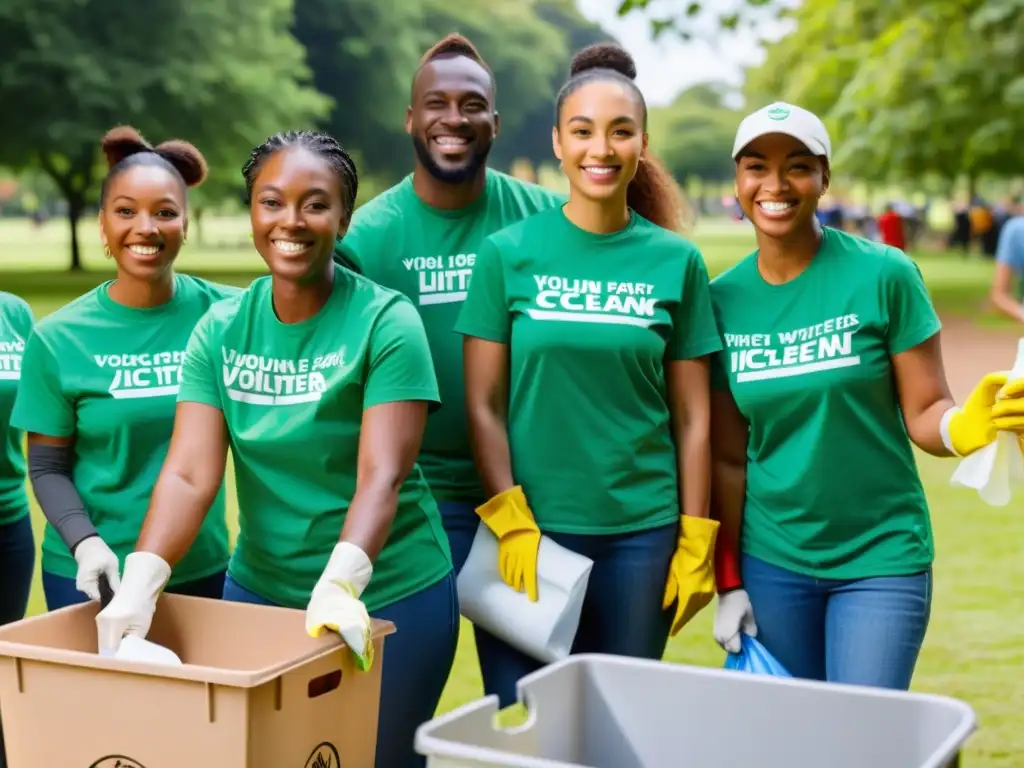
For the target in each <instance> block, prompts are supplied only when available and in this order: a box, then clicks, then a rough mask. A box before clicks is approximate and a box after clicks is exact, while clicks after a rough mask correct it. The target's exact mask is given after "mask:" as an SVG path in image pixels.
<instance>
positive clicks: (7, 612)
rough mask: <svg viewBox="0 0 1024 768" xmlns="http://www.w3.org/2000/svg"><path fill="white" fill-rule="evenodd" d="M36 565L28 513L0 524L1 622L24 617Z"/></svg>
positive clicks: (0, 741) (0, 762) (2, 761)
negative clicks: (11, 521)
mask: <svg viewBox="0 0 1024 768" xmlns="http://www.w3.org/2000/svg"><path fill="white" fill-rule="evenodd" d="M35 567H36V543H35V537H34V536H33V534H32V519H31V518H30V517H29V516H28V515H25V516H24V517H22V518H21V519H19V520H15V521H14V522H13V523H7V524H6V525H0V625H3V624H10V623H12V622H15V621H21V620H22V619H23V618H25V611H26V610H27V609H28V596H29V593H30V592H31V591H32V572H33V570H35ZM6 765H7V758H6V756H5V754H4V734H3V730H2V729H0V768H2V767H3V766H6Z"/></svg>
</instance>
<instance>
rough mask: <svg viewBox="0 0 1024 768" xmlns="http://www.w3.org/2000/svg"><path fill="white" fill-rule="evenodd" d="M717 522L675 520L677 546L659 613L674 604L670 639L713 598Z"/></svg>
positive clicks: (700, 518) (682, 518)
mask: <svg viewBox="0 0 1024 768" xmlns="http://www.w3.org/2000/svg"><path fill="white" fill-rule="evenodd" d="M718 526H719V522H718V521H717V520H711V519H710V518H706V517H692V516H690V515H682V516H680V518H679V544H678V545H677V547H676V553H675V554H674V555H673V556H672V564H671V565H670V566H669V570H668V581H667V583H666V584H665V596H664V598H662V603H661V607H662V610H668V608H669V606H671V605H672V602H673V601H675V603H676V616H675V618H674V619H673V620H672V630H671V634H672V636H673V637H674V636H675V635H676V633H678V632H679V630H681V629H682V628H683V627H684V626H686V624H687V622H689V621H690V619H692V618H693V617H694V616H696V615H697V614H698V613H700V611H701V610H703V608H704V607H705V606H706V605H707V604H708V603H710V602H711V599H712V598H713V597H714V596H715V541H716V540H717V539H718Z"/></svg>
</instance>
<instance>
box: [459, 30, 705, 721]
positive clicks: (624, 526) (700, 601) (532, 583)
mask: <svg viewBox="0 0 1024 768" xmlns="http://www.w3.org/2000/svg"><path fill="white" fill-rule="evenodd" d="M635 77H636V67H635V64H634V63H633V60H632V58H631V57H630V56H629V54H628V53H626V52H625V51H624V50H622V49H621V48H619V47H618V46H615V45H611V44H597V45H594V46H590V47H588V48H584V49H583V50H581V51H580V52H578V53H577V54H576V55H575V56H574V58H573V62H572V68H571V75H570V78H569V79H568V81H567V82H566V84H565V85H564V86H563V87H562V89H561V90H560V91H559V94H558V97H557V102H556V122H555V126H554V128H553V132H552V134H553V135H552V143H553V147H554V152H555V155H556V156H557V157H558V159H559V161H560V162H561V165H562V169H563V172H564V174H565V176H566V178H567V179H568V181H569V187H570V192H569V200H568V202H567V203H566V204H565V206H563V207H560V208H553V209H551V210H548V211H545V212H543V213H539V214H537V215H535V216H533V217H531V218H529V219H526V220H525V221H522V222H520V223H518V224H514V225H512V226H510V227H508V228H507V229H505V230H503V231H501V232H498V233H496V234H494V235H492V236H491V237H489V238H487V240H486V241H485V242H484V243H483V245H482V247H481V248H480V251H479V253H478V259H477V264H476V267H475V268H474V272H473V282H472V283H471V284H470V287H469V296H468V297H467V299H466V302H465V304H464V305H463V307H462V311H461V313H460V315H459V320H458V323H457V324H456V326H455V330H456V332H457V333H460V334H462V335H463V336H464V337H465V376H466V403H467V409H468V413H469V420H470V427H471V428H470V432H471V435H472V443H473V446H474V451H475V457H476V465H477V467H478V469H479V472H480V477H481V479H482V480H483V485H484V489H485V491H486V501H485V502H484V503H482V504H481V505H480V506H478V507H477V514H479V516H480V518H481V519H482V520H483V521H484V523H485V524H486V525H487V526H488V527H489V528H490V530H491V531H492V532H493V533H494V534H495V536H496V537H497V538H498V549H499V555H498V557H499V569H500V572H501V576H502V579H503V580H504V582H505V583H506V584H507V585H508V586H509V587H511V588H512V589H515V590H517V591H519V592H524V593H525V594H526V595H527V596H528V598H529V599H530V600H537V599H538V597H539V596H540V592H541V591H543V589H544V586H543V585H542V584H541V585H538V578H537V553H538V546H539V544H540V541H541V536H542V535H544V536H548V537H550V539H551V540H552V541H554V542H556V543H557V544H560V545H561V546H563V547H566V548H568V549H570V550H572V551H574V552H577V553H579V554H581V555H583V556H585V557H588V558H590V559H591V560H592V561H593V563H594V565H593V569H592V571H591V572H590V576H589V581H588V584H587V591H586V595H585V596H584V601H583V608H582V614H581V617H580V621H579V627H578V630H577V633H576V637H575V641H574V643H573V646H572V652H573V653H611V654H619V655H623V656H632V657H637V658H648V659H660V658H661V657H662V654H663V653H664V650H665V644H666V641H667V640H668V638H669V637H670V636H671V635H674V634H676V633H677V632H679V631H680V629H681V628H682V627H683V626H684V625H685V624H686V623H687V622H688V621H689V620H690V618H691V617H692V616H693V615H694V614H696V613H697V612H698V611H700V610H701V609H702V608H703V607H704V606H706V605H707V604H708V602H710V600H711V599H712V597H713V593H714V573H713V553H714V546H715V537H716V534H717V529H718V523H717V522H715V521H713V520H710V519H709V510H708V488H709V482H710V480H709V474H708V473H709V462H710V443H709V440H710V438H709V435H708V428H709V426H708V425H709V403H708V393H709V386H708V355H710V354H711V353H713V352H715V351H717V350H719V349H721V339H720V338H719V336H718V331H717V329H716V327H715V322H714V315H713V313H712V310H711V304H710V299H709V296H708V274H707V269H706V267H705V265H704V260H703V258H702V256H701V253H700V251H699V250H698V249H697V248H696V247H695V246H694V245H693V244H692V243H690V242H689V241H688V240H686V239H684V238H683V237H682V236H680V235H679V234H678V232H679V230H680V229H681V226H682V222H683V211H682V200H681V196H680V195H679V194H678V193H677V190H676V186H675V183H674V181H673V179H672V177H671V176H670V175H669V173H668V172H667V171H666V170H665V169H664V167H663V166H662V165H661V164H660V163H659V162H658V160H657V159H656V158H655V157H654V156H653V155H651V154H650V152H649V151H648V147H647V141H648V137H647V107H646V103H645V101H644V98H643V95H642V94H641V92H640V90H639V89H638V88H637V86H636V83H635V82H634V78H635ZM480 665H481V671H482V673H483V679H484V689H485V691H486V692H487V693H488V694H492V693H496V694H497V695H498V697H499V699H500V702H501V705H502V706H508V705H509V704H512V703H514V702H515V700H516V698H515V696H516V692H515V686H516V681H518V680H519V679H520V678H522V677H523V676H524V675H526V674H528V673H530V672H532V671H533V670H536V669H538V668H539V667H540V666H542V665H541V663H540V662H538V661H536V660H534V659H533V658H530V657H529V656H527V655H526V654H524V653H522V652H520V651H519V650H518V649H516V648H514V647H512V646H511V645H509V644H506V643H504V642H502V641H495V643H494V645H492V646H491V647H489V648H488V649H487V652H486V653H485V652H484V649H481V652H480Z"/></svg>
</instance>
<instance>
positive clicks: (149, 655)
mask: <svg viewBox="0 0 1024 768" xmlns="http://www.w3.org/2000/svg"><path fill="white" fill-rule="evenodd" d="M114 658H115V659H124V660H127V661H141V662H143V663H144V664H170V665H172V666H176V667H180V666H182V661H181V659H180V658H178V654H176V653H175V652H174V651H172V650H171V649H170V648H165V647H164V646H162V645H157V644H156V643H154V642H151V641H149V640H144V639H143V638H141V637H138V636H137V635H128V636H127V637H126V638H124V640H122V641H121V645H120V646H118V649H117V653H115V654H114Z"/></svg>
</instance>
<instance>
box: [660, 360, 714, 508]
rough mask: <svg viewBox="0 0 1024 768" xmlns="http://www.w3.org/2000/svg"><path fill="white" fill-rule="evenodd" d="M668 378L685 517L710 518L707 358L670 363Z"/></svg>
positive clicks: (680, 492) (667, 371) (667, 372)
mask: <svg viewBox="0 0 1024 768" xmlns="http://www.w3.org/2000/svg"><path fill="white" fill-rule="evenodd" d="M666 376H667V379H668V394H669V409H670V412H671V414H672V428H673V431H674V432H675V443H676V448H677V450H676V455H677V457H678V458H677V462H678V465H679V471H678V475H679V499H680V501H681V502H682V510H683V514H684V515H689V516H691V517H708V516H709V515H710V507H709V494H710V492H711V400H710V392H709V386H708V361H707V358H706V357H700V358H697V359H696V360H673V361H670V363H669V364H668V366H667V369H666Z"/></svg>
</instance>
